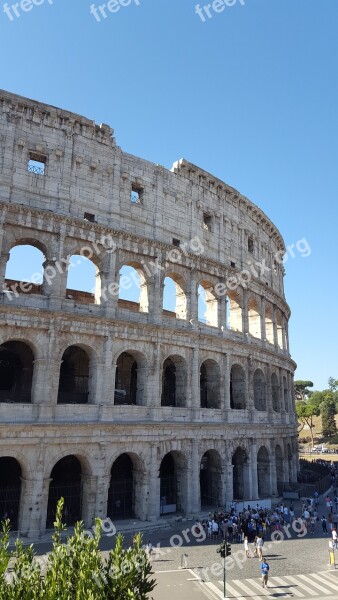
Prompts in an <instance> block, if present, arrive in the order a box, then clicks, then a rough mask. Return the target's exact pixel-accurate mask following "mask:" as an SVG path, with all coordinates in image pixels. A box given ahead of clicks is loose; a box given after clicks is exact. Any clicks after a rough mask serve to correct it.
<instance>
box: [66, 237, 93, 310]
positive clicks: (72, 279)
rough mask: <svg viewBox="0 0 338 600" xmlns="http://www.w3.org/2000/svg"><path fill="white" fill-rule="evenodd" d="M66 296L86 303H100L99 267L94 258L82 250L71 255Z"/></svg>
mask: <svg viewBox="0 0 338 600" xmlns="http://www.w3.org/2000/svg"><path fill="white" fill-rule="evenodd" d="M88 249H89V247H88ZM66 298H68V299H69V300H74V301H75V302H80V303H82V302H83V303H85V304H100V298H101V280H100V277H99V268H98V267H97V265H96V264H95V263H94V260H93V258H87V257H86V256H85V255H84V254H83V253H82V251H81V254H72V255H71V256H70V257H69V263H68V269H67V289H66Z"/></svg>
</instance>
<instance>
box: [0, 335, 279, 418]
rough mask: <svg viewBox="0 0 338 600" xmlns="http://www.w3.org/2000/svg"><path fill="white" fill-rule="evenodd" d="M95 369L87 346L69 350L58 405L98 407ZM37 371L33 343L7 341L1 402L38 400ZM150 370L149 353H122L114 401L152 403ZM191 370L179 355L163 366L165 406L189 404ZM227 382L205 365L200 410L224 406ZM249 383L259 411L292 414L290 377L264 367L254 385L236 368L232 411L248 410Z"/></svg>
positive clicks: (1, 352)
mask: <svg viewBox="0 0 338 600" xmlns="http://www.w3.org/2000/svg"><path fill="white" fill-rule="evenodd" d="M95 366H96V365H95V360H94V358H93V356H92V354H91V353H90V351H89V350H88V349H87V348H83V347H81V346H78V345H72V346H69V347H67V348H66V350H65V351H64V352H63V355H62V360H61V364H60V371H59V380H58V394H57V403H58V404H90V403H95V397H94V396H95V382H96V374H95ZM34 369H35V357H34V353H33V350H32V349H31V347H30V346H29V345H28V344H27V343H25V342H22V341H18V340H12V341H7V342H5V343H3V344H2V345H1V346H0V402H1V401H2V402H17V403H30V402H31V401H32V400H33V401H34V398H33V394H32V386H33V380H34ZM147 372H148V363H147V360H146V357H145V355H144V354H143V353H141V352H140V351H132V350H130V351H128V352H126V351H125V352H121V354H120V355H119V356H118V358H117V361H116V365H115V389H114V392H113V391H111V402H112V403H114V404H116V405H138V406H142V405H147V403H148V399H147ZM188 372H189V369H188V364H187V361H186V360H185V358H183V357H182V356H179V355H176V354H174V355H171V356H168V357H167V358H166V359H165V360H164V362H163V363H162V365H160V373H159V374H158V375H159V378H160V380H161V385H160V388H159V395H160V399H159V400H160V404H161V406H164V407H165V406H166V407H169V406H172V407H184V406H186V405H187V397H188V393H187V392H188V386H189V381H188ZM223 379H224V373H223V372H222V368H221V366H220V365H219V363H218V362H216V361H215V360H214V359H206V360H204V361H203V362H201V364H200V366H199V381H198V385H197V387H196V389H197V393H199V399H194V406H197V405H198V404H199V406H200V407H201V408H207V409H208V408H210V409H220V408H223V407H224V397H222V380H223ZM249 383H250V384H251V385H252V390H253V407H254V408H255V409H256V410H258V411H266V410H267V409H268V406H269V405H270V404H271V406H272V409H273V410H274V411H275V412H281V411H282V410H283V411H285V412H289V410H290V401H289V383H288V380H287V378H286V376H281V375H280V376H278V375H277V374H276V373H275V372H272V373H271V375H270V376H269V379H268V378H267V376H266V375H265V374H264V372H263V370H262V369H261V368H256V369H255V370H253V374H252V380H251V381H250V382H249V381H248V374H247V373H246V372H245V371H244V368H243V367H242V366H241V365H240V364H233V365H232V366H231V368H230V372H229V381H228V382H227V384H228V385H229V399H230V408H232V409H235V410H244V409H246V408H248V404H249V398H248V393H249V391H248V390H249V386H248V384H249ZM197 400H199V402H198V401H197Z"/></svg>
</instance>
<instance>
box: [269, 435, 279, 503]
mask: <svg viewBox="0 0 338 600" xmlns="http://www.w3.org/2000/svg"><path fill="white" fill-rule="evenodd" d="M270 492H271V495H272V496H278V489H277V468H276V452H275V448H274V447H273V443H272V444H271V452H270Z"/></svg>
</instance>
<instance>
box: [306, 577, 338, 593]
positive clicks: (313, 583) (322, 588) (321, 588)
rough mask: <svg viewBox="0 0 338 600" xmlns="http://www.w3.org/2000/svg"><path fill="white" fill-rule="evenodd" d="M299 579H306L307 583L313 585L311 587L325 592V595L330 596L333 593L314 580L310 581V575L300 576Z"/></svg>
mask: <svg viewBox="0 0 338 600" xmlns="http://www.w3.org/2000/svg"><path fill="white" fill-rule="evenodd" d="M298 577H300V578H301V579H305V581H306V583H311V585H312V586H313V587H314V588H317V589H318V590H319V591H320V592H323V593H324V594H330V593H331V591H330V590H328V589H327V588H325V587H323V586H322V585H319V583H316V582H315V581H313V580H310V579H309V575H298Z"/></svg>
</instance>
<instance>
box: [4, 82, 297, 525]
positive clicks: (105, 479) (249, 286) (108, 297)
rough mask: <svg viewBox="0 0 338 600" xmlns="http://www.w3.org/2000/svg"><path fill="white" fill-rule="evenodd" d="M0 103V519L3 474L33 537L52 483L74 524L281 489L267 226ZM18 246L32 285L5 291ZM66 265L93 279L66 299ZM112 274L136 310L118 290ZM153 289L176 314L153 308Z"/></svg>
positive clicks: (278, 345) (205, 183) (248, 212)
mask: <svg viewBox="0 0 338 600" xmlns="http://www.w3.org/2000/svg"><path fill="white" fill-rule="evenodd" d="M0 105H1V113H0V119H1V129H0V222H1V230H0V253H1V254H0V278H1V289H2V294H1V298H0V494H1V490H2V491H3V492H2V493H3V497H2V506H5V503H6V498H10V497H11V496H10V494H11V493H12V494H14V496H15V492H13V489H14V488H15V486H16V484H15V481H14V479H13V477H14V476H13V477H12V476H11V475H10V474H9V471H11V465H14V462H13V459H15V465H17V473H18V478H20V482H21V484H20V490H21V491H20V494H19V495H17V496H15V498H16V500H15V502H16V504H15V502H14V500H13V498H14V496H13V497H12V500H10V501H9V502H12V504H9V505H8V506H7V509H6V510H7V512H8V510H9V512H11V514H12V515H13V520H16V522H17V527H18V528H19V529H20V530H21V531H22V532H23V533H24V534H27V535H37V533H38V532H43V531H44V530H45V528H46V523H47V524H48V510H49V509H48V506H49V505H50V504H51V502H52V500H51V487H52V486H53V482H54V484H55V485H54V488H53V490H54V492H53V493H54V495H57V493H58V489H59V491H60V490H66V489H68V491H69V490H71V492H70V493H71V494H72V500H70V501H69V502H70V505H71V506H73V507H74V506H75V504H76V502H75V504H74V497H75V496H76V494H78V500H79V507H80V508H79V510H78V512H79V513H80V516H82V518H83V519H84V521H85V524H86V526H89V525H90V524H92V522H93V519H94V517H95V516H99V517H105V516H106V515H110V516H112V517H113V518H118V517H119V516H126V514H133V515H134V516H135V517H137V518H139V519H142V520H155V519H157V518H159V516H160V514H161V513H167V512H170V511H175V510H176V511H178V512H181V513H185V514H197V513H198V512H199V511H200V509H201V505H202V506H207V505H214V506H216V505H218V506H224V503H225V502H227V501H230V500H232V498H233V497H235V498H238V499H240V498H245V499H248V498H251V499H256V498H259V497H265V496H271V495H276V494H277V493H278V491H281V490H282V489H283V488H284V489H285V487H287V486H289V485H292V483H294V482H295V481H296V478H297V466H298V453H297V426H296V416H295V406H294V397H293V393H292V390H293V373H294V369H295V363H294V362H293V361H292V360H291V358H290V353H289V346H288V330H287V324H288V319H289V316H290V310H289V307H288V305H287V303H286V301H285V297H284V290H283V275H284V269H283V264H282V260H281V257H282V256H283V253H284V252H285V247H284V242H283V240H282V238H281V235H280V233H279V232H278V230H277V229H276V227H275V226H274V225H273V224H272V223H271V221H269V219H268V218H267V217H266V216H265V215H264V214H263V212H262V211H261V210H260V209H259V208H258V207H257V206H255V205H254V204H253V203H251V202H250V201H249V200H248V199H247V198H245V197H243V196H242V195H241V194H240V193H239V192H237V191H236V190H234V189H233V188H231V187H229V186H228V185H226V184H225V183H223V182H222V181H220V180H218V179H216V178H215V177H213V176H212V175H210V174H209V173H207V172H205V171H203V170H202V169H200V168H198V167H196V166H195V165H192V164H190V163H188V162H187V161H185V160H180V161H178V162H177V163H175V164H174V165H173V168H172V170H170V171H169V170H167V169H165V168H164V167H162V166H160V165H155V164H152V163H150V162H148V161H146V160H143V159H140V158H137V157H135V156H131V155H129V154H126V153H125V152H123V151H122V150H121V149H120V148H119V147H118V146H116V144H115V140H114V137H113V130H112V129H111V128H110V127H108V126H107V125H100V126H98V125H96V124H95V123H93V122H92V121H90V120H88V119H85V118H84V117H82V116H79V115H76V114H73V113H70V112H67V111H65V110H61V109H58V108H55V107H52V106H47V105H44V104H41V103H39V102H36V101H32V100H29V99H26V98H22V97H19V96H16V95H13V94H10V93H7V92H1V93H0ZM19 245H30V246H33V247H35V248H37V249H38V250H40V251H41V253H42V254H43V256H44V263H43V266H44V280H43V282H42V284H39V283H36V284H34V285H29V284H23V283H22V282H21V283H20V282H17V281H10V280H9V278H8V277H6V268H7V266H8V259H9V256H10V251H11V250H12V249H13V248H15V247H17V246H19ZM78 255H83V256H87V257H88V258H90V259H91V261H92V263H93V264H94V265H95V267H96V291H95V293H93V294H91V293H84V292H79V291H78V290H73V289H67V271H68V268H69V264H70V260H71V258H70V257H72V256H78ZM125 265H129V266H131V267H133V268H134V269H135V270H136V271H137V273H138V275H139V277H140V281H141V284H140V298H139V301H138V302H128V301H127V300H123V299H119V298H118V294H117V293H116V290H118V283H119V273H120V270H121V268H122V267H123V266H125ZM168 277H169V278H170V279H171V280H172V281H173V282H174V284H175V289H176V308H175V310H174V311H173V310H171V311H170V310H163V289H164V283H165V279H166V278H168ZM199 290H200V291H201V290H202V291H204V292H203V293H204V294H205V302H206V304H205V306H206V313H205V316H206V319H203V318H202V317H200V316H199V304H198V291H199ZM67 457H71V460H72V461H73V462H72V466H69V465H70V463H69V464H68V463H67V464H66V463H65V462H64V463H60V464H62V465H65V466H64V467H62V468H64V471H62V469H61V474H60V472H57V471H55V468H56V467H57V465H58V461H60V460H62V459H63V460H65V459H66V458H67ZM121 457H122V458H121ZM10 459H12V461H11V460H10ZM76 464H77V465H78V468H79V479H78V484H79V485H78V488H76V486H75V483H74V482H75V479H76V477H77V475H76ZM67 465H68V466H67ZM74 465H75V466H74ZM114 465H115V467H114ZM53 469H54V471H53ZM67 469H68V470H67ZM74 469H75V470H74ZM1 471H2V473H1ZM59 471H60V470H59ZM62 472H64V477H65V480H62ZM12 473H13V471H12ZM74 473H75V475H74ZM73 476H74V477H73ZM11 477H12V479H11ZM72 477H73V480H72V481H71V479H72ZM112 479H113V480H114V481H113V482H112ZM56 481H57V482H58V485H59V488H57V487H56V483H55V482H56ZM12 488H13V489H12ZM11 489H12V492H11V491H10V490H11ZM76 490H77V491H76ZM6 494H7V495H6ZM0 498H1V496H0ZM124 506H127V509H126V510H125V511H124V510H123V507H124ZM0 510H1V509H0ZM2 510H4V509H2ZM15 511H17V515H14V513H15ZM74 512H76V510H75V509H74ZM0 516H1V515H0Z"/></svg>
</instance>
